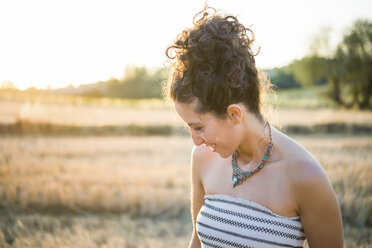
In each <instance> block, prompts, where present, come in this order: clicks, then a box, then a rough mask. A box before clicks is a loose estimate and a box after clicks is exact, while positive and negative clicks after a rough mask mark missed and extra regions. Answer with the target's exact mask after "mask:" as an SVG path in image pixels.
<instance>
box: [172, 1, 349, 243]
mask: <svg viewBox="0 0 372 248" xmlns="http://www.w3.org/2000/svg"><path fill="white" fill-rule="evenodd" d="M211 10H212V12H213V13H208V12H210V11H211ZM198 18H199V19H198ZM196 19H198V20H197V21H196ZM253 40H254V36H253V33H252V32H251V30H250V29H247V28H245V27H244V26H243V25H242V24H240V23H239V22H238V20H237V18H235V17H233V16H222V15H217V14H216V12H215V11H214V9H211V8H208V7H206V8H205V9H204V10H203V11H202V12H200V13H198V14H197V15H196V16H195V17H194V26H193V27H192V28H190V29H185V30H184V31H183V32H182V33H181V34H180V35H179V36H178V37H177V39H176V41H175V42H174V44H173V45H171V46H170V47H169V48H168V49H167V52H166V53H167V56H168V58H170V59H171V60H173V61H174V62H173V65H174V71H173V73H172V74H171V76H172V77H171V80H169V82H168V85H167V86H166V87H165V89H166V93H167V95H168V97H169V98H170V99H171V100H172V101H173V102H174V107H175V109H176V112H177V113H178V115H179V116H180V117H181V118H182V119H183V120H184V122H185V123H187V125H188V127H189V128H190V133H191V136H192V139H193V142H194V144H195V146H194V149H193V151H192V164H191V167H192V168H191V171H192V173H191V175H192V199H191V208H192V220H193V224H194V232H193V236H192V240H191V243H190V247H201V246H202V247H303V245H304V242H305V240H306V239H307V241H308V243H309V246H310V247H317V248H318V247H327V248H331V247H342V246H343V237H342V221H341V213H340V209H339V207H338V204H337V201H336V197H335V194H334V192H333V189H332V186H331V185H330V183H329V181H328V178H327V176H326V173H325V172H324V170H323V168H322V166H321V165H320V164H319V163H318V162H317V161H316V159H315V158H314V157H313V156H312V155H311V154H310V153H309V152H308V151H307V150H306V149H305V148H304V147H302V146H301V145H300V144H298V143H297V142H296V141H294V140H293V139H291V138H290V137H288V136H286V135H285V134H283V133H281V132H280V131H279V130H277V129H276V128H275V127H273V126H271V125H270V123H269V122H268V121H267V120H265V118H264V117H263V115H262V113H261V92H262V90H263V86H261V85H260V80H259V74H258V71H257V69H256V66H255V59H254V56H255V55H254V54H253V52H252V49H251V48H252V43H253Z"/></svg>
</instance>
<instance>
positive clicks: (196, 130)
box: [194, 127, 202, 132]
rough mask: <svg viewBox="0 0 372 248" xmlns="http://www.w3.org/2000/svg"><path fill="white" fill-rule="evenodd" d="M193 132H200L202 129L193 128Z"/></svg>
mask: <svg viewBox="0 0 372 248" xmlns="http://www.w3.org/2000/svg"><path fill="white" fill-rule="evenodd" d="M194 130H195V132H200V131H201V130H202V128H201V127H196V128H194Z"/></svg>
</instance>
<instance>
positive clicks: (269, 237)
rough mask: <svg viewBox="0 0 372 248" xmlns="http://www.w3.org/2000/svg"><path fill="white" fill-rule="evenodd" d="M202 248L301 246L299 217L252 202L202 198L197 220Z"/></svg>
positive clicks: (230, 198) (216, 196)
mask: <svg viewBox="0 0 372 248" xmlns="http://www.w3.org/2000/svg"><path fill="white" fill-rule="evenodd" d="M196 228H197V232H198V235H199V239H200V241H201V243H202V247H204V248H205V247H216V248H220V247H240V248H261V247H264V248H271V247H303V246H304V243H305V239H306V237H305V233H304V229H303V228H302V224H301V220H300V217H299V216H298V217H285V216H281V215H278V214H275V213H274V212H272V211H271V210H270V209H268V208H266V207H264V206H262V205H261V204H258V203H256V202H253V201H249V200H245V199H241V198H236V197H232V196H228V195H205V196H204V205H203V206H202V207H201V209H200V212H199V214H198V216H197V219H196Z"/></svg>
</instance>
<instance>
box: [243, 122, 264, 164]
mask: <svg viewBox="0 0 372 248" xmlns="http://www.w3.org/2000/svg"><path fill="white" fill-rule="evenodd" d="M245 126H246V128H245V135H244V138H243V141H242V143H241V144H240V145H239V147H238V149H237V152H238V165H239V167H240V168H241V169H242V170H251V169H253V168H254V167H256V166H257V164H258V163H260V161H261V160H262V157H263V156H264V154H265V151H266V149H267V146H268V144H269V142H270V137H269V132H270V130H269V128H270V126H269V125H268V123H267V122H266V121H260V120H259V119H258V118H257V117H254V118H251V119H250V120H249V123H248V122H246V125H245Z"/></svg>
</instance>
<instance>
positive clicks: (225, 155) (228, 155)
mask: <svg viewBox="0 0 372 248" xmlns="http://www.w3.org/2000/svg"><path fill="white" fill-rule="evenodd" d="M217 153H218V155H220V157H221V158H228V157H230V156H232V154H230V153H229V154H228V153H220V152H217Z"/></svg>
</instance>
